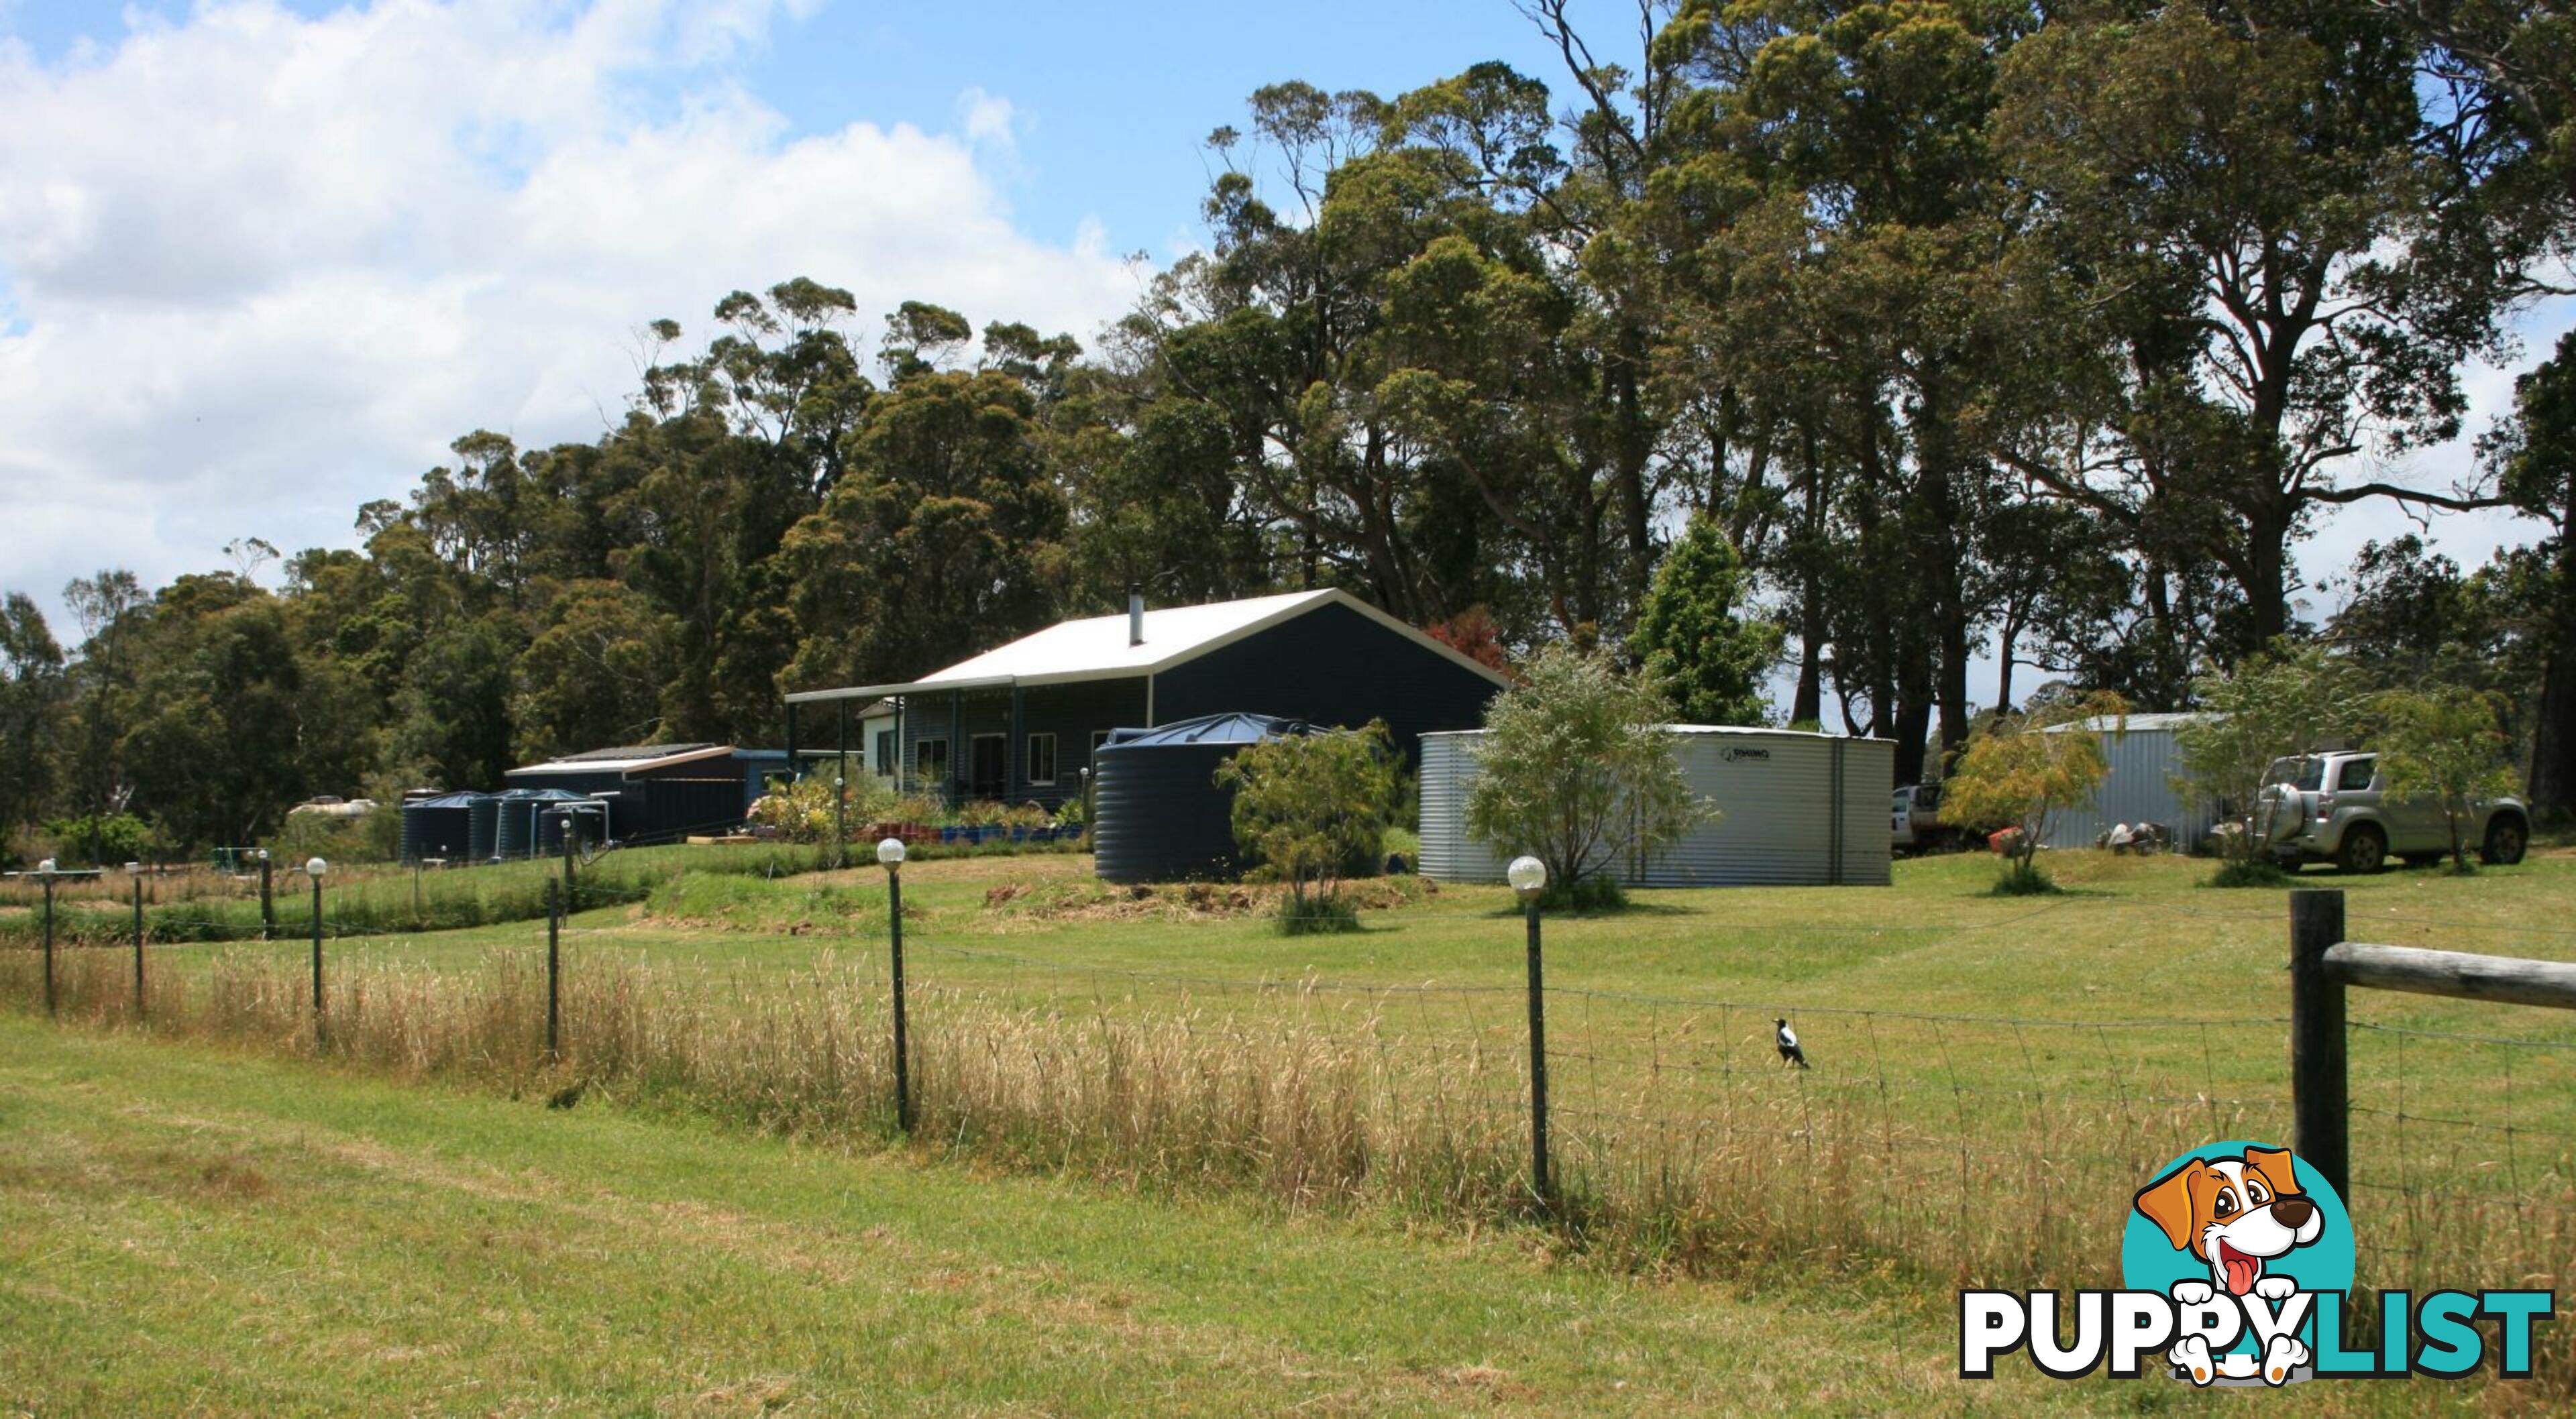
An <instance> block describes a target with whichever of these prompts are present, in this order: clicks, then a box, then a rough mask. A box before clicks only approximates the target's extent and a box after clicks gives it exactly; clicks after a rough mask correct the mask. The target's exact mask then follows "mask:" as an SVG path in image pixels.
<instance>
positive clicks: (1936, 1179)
mask: <svg viewBox="0 0 2576 1419" xmlns="http://www.w3.org/2000/svg"><path fill="white" fill-rule="evenodd" d="M2045 910H2049V909H2047V908H2043V909H2040V911H2045ZM2039 914H2040V912H2039V911H2034V912H2028V913H2012V914H2005V915H1999V916H1997V917H1995V918H1993V919H1991V920H1990V921H1988V922H1986V923H1984V924H1983V925H1982V926H1978V927H1975V928H1973V929H1978V930H1995V931H2002V930H2010V929H2018V928H2020V927H2022V926H2024V925H2026V924H2027V923H2028V922H2029V921H2030V920H2031V919H2032V918H2033V917H2035V916H2037V915H2039ZM2186 915H2189V913H2186ZM2248 917H2249V918H2250V914H2248ZM2268 919H2269V920H2271V921H2272V922H2274V923H2277V922H2278V921H2279V918H2278V917H2277V916H2271V917H2269V918H2268ZM2374 924H2375V923H2374ZM2427 925H2428V926H2429V925H2430V923H2427ZM1834 930H1839V931H1842V932H1843V933H1844V937H1845V938H1846V939H1843V940H1840V941H1839V942H1838V943H1837V944H1838V946H1839V947H1840V948H1841V949H1843V950H1845V951H1847V952H1848V951H1866V950H1868V949H1872V948H1873V942H1874V941H1884V940H1888V939H1893V940H1895V941H1898V942H1902V941H1903V940H1905V937H1904V935H1903V933H1904V932H1905V930H1906V928H1904V927H1895V928H1872V929H1870V931H1869V932H1868V933H1867V934H1866V937H1867V939H1864V936H1863V934H1862V933H1861V932H1860V929H1858V928H1829V927H1823V926H1816V927H1803V928H1799V929H1798V931H1799V932H1805V933H1808V934H1811V935H1812V934H1814V933H1821V932H1827V931H1834ZM1797 935H1798V932H1788V933H1782V936H1783V938H1784V939H1789V938H1795V937H1797ZM2563 935H2564V933H2561V932H2559V931H2557V930H2556V929H2555V928H2540V929H2535V930H2533V931H2531V932H2529V933H2528V934H2527V939H2526V940H2524V941H2523V942H2522V943H2521V944H2522V945H2523V946H2524V947H2525V948H2526V949H2528V950H2530V951H2531V953H2532V954H2535V955H2548V954H2552V953H2553V952H2554V953H2555V954H2558V955H2562V956H2563V955H2564V954H2565V945H2564V942H2563V940H2562V939H2559V938H2561V937H2563ZM529 938H530V939H529V940H528V941H527V942H526V943H525V944H518V943H511V944H504V945H497V946H493V947H490V948H488V949H485V950H483V951H482V952H481V953H480V954H479V955H477V956H474V957H472V958H470V959H458V958H455V957H450V958H448V959H445V960H442V961H438V962H434V963H432V962H418V961H414V962H406V961H405V960H404V959H403V958H402V957H401V956H400V954H399V953H396V952H379V951H373V950H368V949H363V948H361V947H356V946H353V947H351V948H350V949H347V950H345V951H342V952H339V953H338V954H336V955H335V956H334V964H333V968H332V970H331V971H330V973H329V974H328V976H327V979H326V986H327V989H326V998H325V1002H324V1006H323V1009H322V1011H321V1014H322V1016H323V1017H325V1018H326V1019H327V1021H328V1030H327V1032H325V1031H321V1030H317V1029H316V1028H315V1026H316V1021H315V1018H314V1015H315V1012H314V1011H313V1009H312V1006H311V1001H310V996H309V984H308V982H307V980H306V979H305V975H304V971H303V967H302V963H301V961H300V959H298V958H297V957H296V956H294V955H293V954H290V953H286V952H280V951H276V950H260V949H257V948H251V947H226V946H211V947H193V948H177V947H171V948H156V949H155V950H154V952H153V953H152V955H153V957H154V963H155V964H154V968H153V969H152V970H151V972H150V973H149V975H148V977H147V982H148V984H147V989H146V990H145V991H144V992H142V993H141V994H139V995H138V993H137V992H136V990H135V989H134V985H133V982H132V980H131V979H130V969H131V968H130V966H129V963H128V960H127V953H124V952H118V951H102V950H74V951H71V952H69V953H67V954H66V955H65V957H64V959H63V961H62V962H61V963H59V969H61V970H62V972H63V980H62V981H61V983H60V988H61V991H62V997H63V1001H64V1004H63V1013H64V1014H65V1015H66V1016H69V1017H75V1018H87V1019H92V1020H96V1021H99V1022H101V1023H109V1024H115V1023H126V1022H133V1021H135V1020H137V1019H138V1018H146V1017H148V1019H149V1021H150V1024H151V1027H152V1028H153V1029H154V1030H156V1031H161V1032H168V1033H171V1034H175V1035H198V1036H211V1037H222V1038H228V1039H234V1040H248V1041H251V1042H254V1043H264V1044H267V1045H270V1046H273V1047H275V1048H279V1049H285V1050H298V1051H317V1052H323V1053H327V1054H329V1055H331V1056H333V1057H337V1058H343V1059H347V1060H350V1061H352V1062H355V1063H360V1064H365V1065H369V1066H373V1067H379V1068H384V1069H388V1070H392V1071H397V1072H402V1073H416V1074H460V1075H466V1076H472V1077H480V1078H487V1079H492V1080H497V1081H501V1082H504V1083H506V1084H507V1085H508V1086H509V1087H511V1088H513V1089H536V1090H538V1091H540V1092H543V1093H545V1094H547V1095H549V1096H550V1097H552V1096H561V1097H565V1098H568V1099H578V1098H579V1097H581V1096H582V1095H583V1094H584V1093H585V1092H586V1091H590V1090H599V1091H604V1092H608V1093H612V1094H624V1095H629V1096H635V1097H645V1098H651V1097H667V1098H671V1099H675V1100H680V1101H684V1102H686V1103H687V1104H688V1105H689V1106H691V1107H693V1108H697V1109H701V1110H706V1111H710V1112H713V1113H716V1114H719V1115H722V1116H726V1117H731V1118H736V1119H739V1120H741V1121H743V1122H746V1123H749V1124H752V1125H755V1126H759V1127H763V1128H769V1129H775V1130H780V1131H787V1132H797V1133H823V1134H838V1135H847V1134H854V1133H855V1134H862V1135H878V1136H891V1135H892V1134H893V1132H894V1126H893V1120H894V1114H895V1110H894V1102H893V1071H892V1051H891V1045H890V1043H889V1036H890V1023H891V1022H890V1013H891V1012H890V1004H891V999H890V992H889V972H888V969H887V959H886V955H885V950H884V946H883V942H882V939H881V938H880V939H878V940H873V941H871V940H865V939H862V938H860V937H858V936H856V935H850V936H848V937H847V938H846V939H835V940H833V941H832V942H831V944H829V945H827V946H825V947H823V948H821V949H811V950H808V951H805V952H803V953H800V954H799V955H798V956H797V957H796V959H795V960H794V962H793V963H791V964H770V965H757V966H755V965H748V964H742V963H733V964H721V965H707V964H699V963H695V962H690V961H683V960H673V959H668V958H655V957H652V956H649V955H647V954H645V953H641V952H637V951H634V950H631V949H626V948H623V947H621V946H619V945H618V944H615V938H613V937H609V938H600V939H592V938H587V937H583V936H579V935H568V936H567V937H566V939H565V943H564V948H563V952H562V957H561V959H562V961H563V976H562V980H561V1006H560V1008H561V1022H560V1028H561V1039H560V1049H559V1051H557V1052H554V1053H551V1054H550V1052H549V1051H548V1050H547V1048H546V1028H545V1001H546V998H547V987H548V982H547V977H546V956H545V952H544V938H543V935H542V926H541V925H540V926H538V927H535V928H532V929H531V930H530V931H529ZM911 938H912V939H911V940H910V941H909V942H908V943H907V997H906V998H907V1001H908V1004H909V1011H910V1036H911V1041H912V1055H911V1065H912V1070H911V1078H912V1080H913V1082H914V1087H915V1090H916V1095H915V1099H914V1104H915V1112H916V1124H915V1129H914V1138H915V1140H916V1142H917V1143H918V1144H920V1145H922V1146H928V1147H933V1148H939V1149H946V1150H952V1151H955V1152H957V1153H960V1154H964V1155H970V1156H973V1157H977V1158H981V1159H988V1160H997V1161H1003V1162H1009V1163H1018V1164H1024V1165H1028V1166H1034V1167H1044V1168H1051V1169H1065V1170H1073V1171H1078V1172H1083V1173H1088V1174H1093V1175H1099V1176H1106V1177H1112V1178H1118V1179H1122V1180H1129V1181H1133V1182H1136V1183H1140V1184H1144V1185H1150V1186H1187V1185H1198V1184H1218V1185H1223V1186H1228V1187H1237V1188H1251V1189H1255V1190H1260V1191H1266V1192H1269V1193H1272V1194H1275V1195H1278V1196H1281V1197H1284V1198H1288V1199H1291V1200H1293V1201H1296V1202H1299V1203H1342V1202H1358V1201H1370V1200H1382V1201H1387V1202H1391V1203H1394V1204H1395V1205H1398V1206H1401V1207H1405V1208H1409V1209H1417V1210H1421V1211H1425V1212H1428V1213H1431V1214H1434V1215H1440V1216H1446V1217H1450V1218H1461V1219H1475V1218H1502V1217H1529V1216H1533V1215H1536V1214H1537V1213H1538V1212H1539V1211H1540V1210H1541V1209H1540V1208H1539V1207H1538V1203H1539V1202H1540V1199H1538V1198H1536V1197H1534V1196H1533V1194H1532V1189H1531V1186H1530V1178H1529V1169H1528V1138H1529V1128H1530V1087H1529V1086H1530V1074H1529V1058H1528V1052H1527V1007H1528V997H1527V995H1526V993H1525V991H1524V989H1523V988H1522V987H1521V986H1519V985H1517V984H1501V983H1487V982H1449V981H1439V980H1419V981H1389V980H1370V979H1354V978H1347V977H1338V978H1337V977H1323V976H1317V975H1311V974H1302V973H1301V974H1295V975H1264V974H1259V973H1257V972H1255V971H1248V970H1247V969H1246V968H1245V967H1244V966H1243V965H1242V964H1241V963H1240V962H1239V961H1234V962H1211V963H1209V964H1208V965H1207V966H1205V967H1204V968H1177V969H1160V968H1157V969H1139V968H1135V967H1133V966H1128V965H1116V964H1108V963H1102V962H1096V961H1088V960H1083V959H1078V958H1071V957H1068V956H1065V955H1063V954H1054V953H1050V952H1049V951H1047V950H1044V949H1005V946H1006V945H1008V944H1009V939H1008V938H993V939H989V940H979V941H974V942H971V943H970V942H969V941H967V940H964V939H959V938H957V937H954V936H951V935H947V934H945V933H931V934H929V935H928V938H927V939H925V938H924V934H923V933H921V932H920V931H918V930H916V931H914V932H912V933H911ZM2511 941H2512V932H2511V931H2510V930H2509V929H2508V928H2504V927H2499V926H2489V927H2486V928H2483V935H2482V937H2481V941H2480V944H2481V945H2482V946H2483V947H2484V948H2485V949H2490V950H2504V949H2511ZM1792 944H1794V941H1793V942H1792ZM35 964H36V963H35V959H34V954H33V953H31V952H24V951H13V952H0V990H6V991H7V993H8V994H9V996H10V997H11V998H12V999H14V1000H16V1001H18V1002H20V1003H22V1004H24V1003H26V1002H30V1001H32V1000H33V999H35V997H36V990H35V987H36V985H37V982H36V981H35V980H34V979H33V977H32V971H33V969H34V967H35ZM1781 974H1782V975H1784V976H1787V977H1795V975H1796V974H1797V971H1796V969H1795V968H1794V966H1792V965H1784V967H1783V969H1782V972H1781ZM1795 986H1796V982H1795V980H1794V979H1792V980H1790V981H1788V982H1787V983H1786V984H1784V986H1783V989H1782V995H1781V997H1780V998H1778V999H1758V998H1715V997H1704V996H1700V995H1696V994H1693V993H1690V992H1688V991H1686V990H1672V991H1654V990H1637V989H1607V988H1598V987H1593V986H1587V985H1584V984H1580V983H1577V984H1569V985H1561V986H1551V987H1549V988H1547V989H1546V990H1545V991H1544V993H1543V999H1542V1003H1543V1006H1544V1009H1545V1013H1546V1021H1547V1036H1548V1041H1549V1048H1548V1052H1547V1062H1548V1068H1549V1071H1550V1075H1551V1096H1552V1098H1551V1108H1550V1125H1551V1127H1550V1141H1551V1153H1552V1156H1553V1159H1554V1167H1555V1171H1556V1174H1557V1178H1558V1183H1557V1194H1558V1195H1557V1196H1555V1197H1553V1198H1551V1199H1548V1201H1549V1202H1550V1203H1551V1204H1552V1208H1551V1209H1550V1211H1551V1215H1552V1216H1553V1219H1554V1221H1555V1222H1556V1223H1557V1224H1558V1225H1560V1226H1562V1227H1563V1228H1564V1229H1565V1230H1567V1231H1568V1232H1569V1233H1571V1234H1577V1235H1579V1236H1580V1237H1581V1238H1582V1239H1583V1240H1584V1241H1585V1242H1586V1243H1587V1244H1589V1245H1592V1246H1595V1247H1598V1248H1601V1249H1604V1250H1606V1251H1611V1252H1614V1253H1619V1254H1623V1255H1628V1256H1632V1257H1634V1258H1635V1259H1637V1260H1639V1261H1641V1262H1645V1263H1648V1264H1669V1265H1679V1266H1687V1267H1698V1266H1710V1267H1723V1266H1725V1265H1728V1264H1731V1263H1741V1262H1747V1261H1758V1260H1764V1259H1771V1258H1793V1259H1798V1260H1802V1261H1812V1262H1820V1263H1824V1264H1841V1263H1855V1264H1865V1265H1884V1264H1895V1265H1900V1266H1904V1267H1908V1268H1911V1269H1914V1270H1916V1271H1919V1272H1921V1273H1924V1274H1926V1275H1929V1276H1934V1277H1938V1278H1942V1279H1950V1278H1955V1279H1956V1280H1957V1281H1959V1282H1960V1283H1961V1284H1974V1285H2014V1284H2026V1285H2045V1286H2057V1287H2071V1286H2077V1285H2090V1284H2103V1283H2105V1282H2109V1281H2115V1280H2116V1275H2117V1258H2118V1256H2119V1239H2120V1235H2121V1232H2122V1230H2123V1228H2124V1227H2125V1225H2126V1221H2127V1214H2128V1211H2129V1200H2130V1198H2131V1197H2132V1196H2133V1195H2134V1194H2135V1192H2136V1191H2137V1189H2138V1188H2139V1187H2140V1186H2141V1185H2142V1184H2143V1183H2144V1182H2145V1181H2147V1180H2148V1179H2150V1178H2151V1177H2153V1176H2154V1175H2155V1173H2156V1172H2157V1170H2159V1169H2160V1168H2162V1166H2163V1165H2164V1164H2165V1163H2166V1162H2167V1161H2168V1160H2169V1159H2171V1158H2172V1157H2174V1156H2175V1155H2177V1154H2179V1153H2181V1152H2184V1151H2186V1150H2187V1149H2190V1148H2193V1147H2195V1146H2198V1145H2200V1144H2202V1143H2206V1142H2209V1141H2213V1140H2218V1139H2232V1138H2251V1139H2264V1140H2275V1141H2278V1140H2285V1139H2287V1138H2288V1137H2289V1135H2290V1133H2291V1127H2292V1100H2291V1088H2290V1075H2289V1070H2288V1060H2287V1051H2286V1046H2285V1036H2286V1031H2287V1026H2288V1020H2287V1018H2286V1017H2285V1016H2283V1015H2278V1014H2273V1013H2269V1012H2267V1011H2262V1010H2253V1011H2230V1010H2209V1009H2196V1008H2193V1007H2194V1006H2195V1005H2197V1004H2198V1002H2196V1001H2193V1000H2191V999H2189V998H2188V997H2187V996H2185V997H2179V998H2174V999H2172V1000H2171V1001H2170V1002H2169V1003H2172V1004H2174V1005H2176V1006H2178V1007H2181V1008H2178V1009H2177V1010H2176V1011H2175V1013H2173V1014H2171V1015H2169V1016H2108V1015H2105V1016H2101V1017H2099V1018H2088V1016H2087V1013H2086V1009H2084V1008H2079V1007H2078V1005H2077V1003H2076V1002H2073V1001H2070V1002H2069V1003H2068V1007H2067V1008H2066V1009H2064V1010H2063V1011H2061V1012H2059V1013H2055V1014H2046V1015H2033V1016H2026V1017H2024V1016H2002V1015H1986V1014H1977V1013H1970V1012H1944V1011H1939V1010H1930V1009H1911V1008H1905V1007H1906V1005H1907V1004H1908V1002H1890V1003H1889V1004H1888V1005H1887V1006H1885V1007H1883V1008H1882V1007H1876V1006H1853V1005H1850V1004H1847V1003H1836V1004H1830V1005H1829V1004H1819V1003H1813V1002H1812V1001H1810V1000H1802V999H1801V998H1800V992H1799V991H1798V990H1797V989H1796V988H1795ZM2127 998H2129V999H2132V1000H2136V999H2139V998H2142V997H2141V996H2139V995H2138V994H2137V993H2134V992H2132V993H2130V994H2129V995H2128V997H2127ZM2254 998H2257V999H2262V1000H2266V1001H2270V1000H2276V999H2277V998H2278V992H2276V991H2274V992H2262V993H2259V994H2257V995H2256V996H2255V997H2254ZM2440 1011H2441V1007H2440V1006H2428V1005H2425V1004H2423V1003H2422V1002H2420V1001H2419V1000H2417V999H2416V998H2413V997H2385V998H2379V999H2372V1000H2369V1001H2368V1002H2367V1003H2366V1004H2361V1005H2357V1006H2356V1009H2355V1011H2354V1013H2353V1016H2352V1018H2351V1020H2350V1021H2349V1025H2348V1030H2349V1036H2350V1044H2351V1048H2352V1061H2353V1063H2352V1074H2351V1079H2352V1086H2351V1092H2352V1100H2353V1108H2352V1113H2353V1135H2354V1137H2353V1158H2354V1186H2353V1193H2354V1196H2353V1198H2352V1204H2353V1212H2354V1216H2355V1219H2356V1224H2357V1227H2358V1230H2359V1234H2360V1238H2359V1239H2360V1245H2361V1249H2362V1255H2363V1257H2364V1258H2365V1271H2366V1273H2367V1275H2366V1282H2367V1284H2370V1285H2375V1286H2388V1287H2400V1286H2408V1285H2417V1284H2422V1283H2426V1282H2435V1283H2440V1284H2458V1282H2459V1281H2460V1280H2461V1279H2462V1278H2463V1277H2468V1278H2482V1279H2486V1280H2490V1281H2492V1282H2493V1283H2494V1284H2500V1285H2501V1284H2529V1285H2548V1286H2554V1287H2559V1288H2562V1289H2563V1288H2565V1287H2567V1286H2568V1284H2569V1280H2570V1277H2571V1275H2576V1186H2571V1179H2576V1030H2571V1027H2570V1026H2571V1021H2570V1020H2569V1019H2568V1018H2567V1017H2565V1016H2563V1015H2555V1014H2551V1013H2549V1012H2530V1014H2529V1015H2528V1016H2523V1015H2511V1016H2508V1015H2505V1014H2496V1015H2493V1016H2481V1017H2480V1018H2481V1019H2489V1018H2491V1019H2493V1020H2495V1021H2496V1022H2497V1023H2495V1024H2494V1026H2493V1027H2492V1028H2491V1029H2459V1028H2453V1027H2452V1025H2453V1024H2454V1023H2455V1021H2454V1020H2453V1018H2452V1017H2451V1016H2449V1015H2446V1014H2442V1013H2440ZM2428 1012H2430V1013H2429V1014H2428ZM1783 1018H1786V1019H1788V1020H1790V1021H1792V1022H1793V1023H1794V1025H1795V1027H1796V1029H1797V1031H1798V1033H1799V1035H1800V1037H1801V1046H1802V1052H1803V1053H1804V1055H1805V1056H1806V1058H1807V1060H1808V1061H1809V1063H1810V1065H1811V1066H1812V1067H1808V1068H1801V1067H1799V1066H1797V1065H1796V1064H1793V1063H1791V1062H1789V1061H1787V1060H1785V1059H1784V1058H1783V1057H1782V1056H1781V1054H1780V1052H1779V1050H1778V1049H1777V1047H1776V1045H1775V1029H1776V1026H1775V1021H1777V1020H1780V1019H1783Z"/></svg>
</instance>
